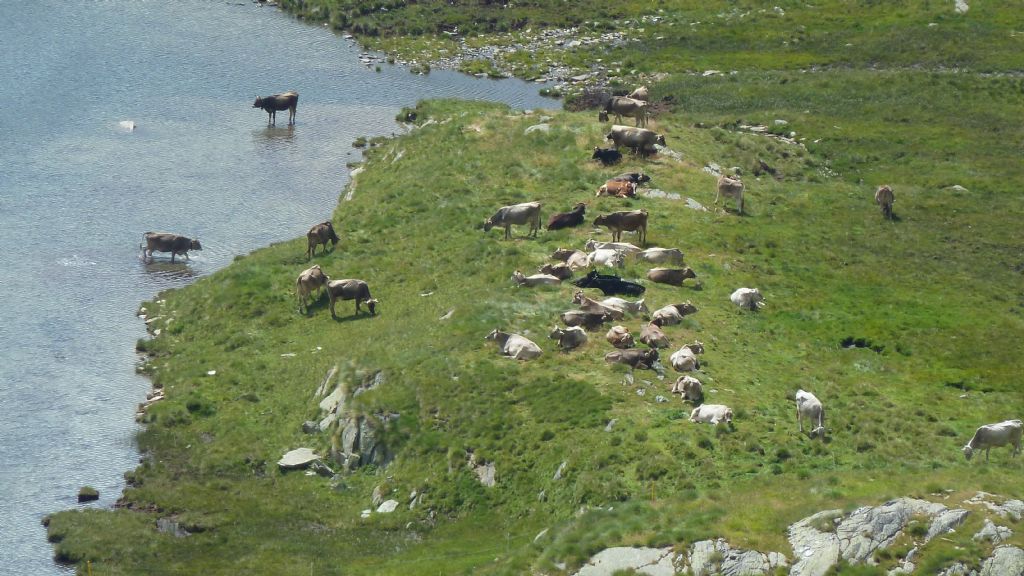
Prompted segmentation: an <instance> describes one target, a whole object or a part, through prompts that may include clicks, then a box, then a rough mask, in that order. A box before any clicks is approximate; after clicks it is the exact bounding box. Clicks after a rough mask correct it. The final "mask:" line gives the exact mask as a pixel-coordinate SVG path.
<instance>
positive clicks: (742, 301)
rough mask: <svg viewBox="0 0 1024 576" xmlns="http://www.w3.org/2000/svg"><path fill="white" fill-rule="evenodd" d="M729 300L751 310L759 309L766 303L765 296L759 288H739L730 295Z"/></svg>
mask: <svg viewBox="0 0 1024 576" xmlns="http://www.w3.org/2000/svg"><path fill="white" fill-rule="evenodd" d="M729 300H732V303H733V304H735V305H737V306H739V307H740V308H749V309H750V310H757V309H758V308H761V307H762V306H764V305H765V302H764V296H762V295H761V291H760V290H758V289H757V288H737V289H736V291H735V292H733V293H732V294H731V295H730V296H729Z"/></svg>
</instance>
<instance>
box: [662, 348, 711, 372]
mask: <svg viewBox="0 0 1024 576" xmlns="http://www.w3.org/2000/svg"><path fill="white" fill-rule="evenodd" d="M703 353H704V345H703V344H701V343H700V342H694V343H693V344H687V345H685V346H683V347H682V348H680V349H679V350H676V351H675V352H673V353H672V356H670V357H669V362H671V363H672V368H675V370H676V372H693V371H694V370H700V362H698V361H697V354H703Z"/></svg>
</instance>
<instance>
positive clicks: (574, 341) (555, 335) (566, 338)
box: [548, 326, 587, 352]
mask: <svg viewBox="0 0 1024 576" xmlns="http://www.w3.org/2000/svg"><path fill="white" fill-rule="evenodd" d="M548 338H551V339H552V340H558V347H559V348H561V350H562V351H563V352H567V351H569V350H572V349H573V348H579V347H580V346H583V345H584V344H586V343H587V333H586V331H584V330H583V328H580V327H579V326H570V327H568V328H559V327H558V326H555V327H554V328H552V329H551V333H550V334H548Z"/></svg>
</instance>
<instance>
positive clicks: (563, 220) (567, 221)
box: [548, 202, 587, 230]
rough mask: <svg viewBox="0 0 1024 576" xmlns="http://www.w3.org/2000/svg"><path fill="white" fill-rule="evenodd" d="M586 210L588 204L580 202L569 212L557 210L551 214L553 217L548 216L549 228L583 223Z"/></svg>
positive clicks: (571, 226)
mask: <svg viewBox="0 0 1024 576" xmlns="http://www.w3.org/2000/svg"><path fill="white" fill-rule="evenodd" d="M586 211H587V205H586V204H584V203H583V202H579V203H577V204H576V205H575V206H573V207H572V210H570V211H568V212H555V213H554V214H552V215H551V218H548V230H561V229H562V228H575V227H577V226H579V225H580V224H583V215H584V214H585V213H586Z"/></svg>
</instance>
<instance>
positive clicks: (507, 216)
mask: <svg viewBox="0 0 1024 576" xmlns="http://www.w3.org/2000/svg"><path fill="white" fill-rule="evenodd" d="M513 224H516V225H520V226H521V225H524V224H529V225H530V234H529V236H533V237H534V238H536V237H537V230H539V229H540V202H523V203H522V204H513V205H511V206H502V207H501V208H499V209H498V211H497V212H495V213H494V215H493V216H491V217H490V218H488V219H487V220H484V232H490V230H491V228H494V227H495V226H502V227H504V228H505V240H508V239H509V238H511V237H512V225H513Z"/></svg>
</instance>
